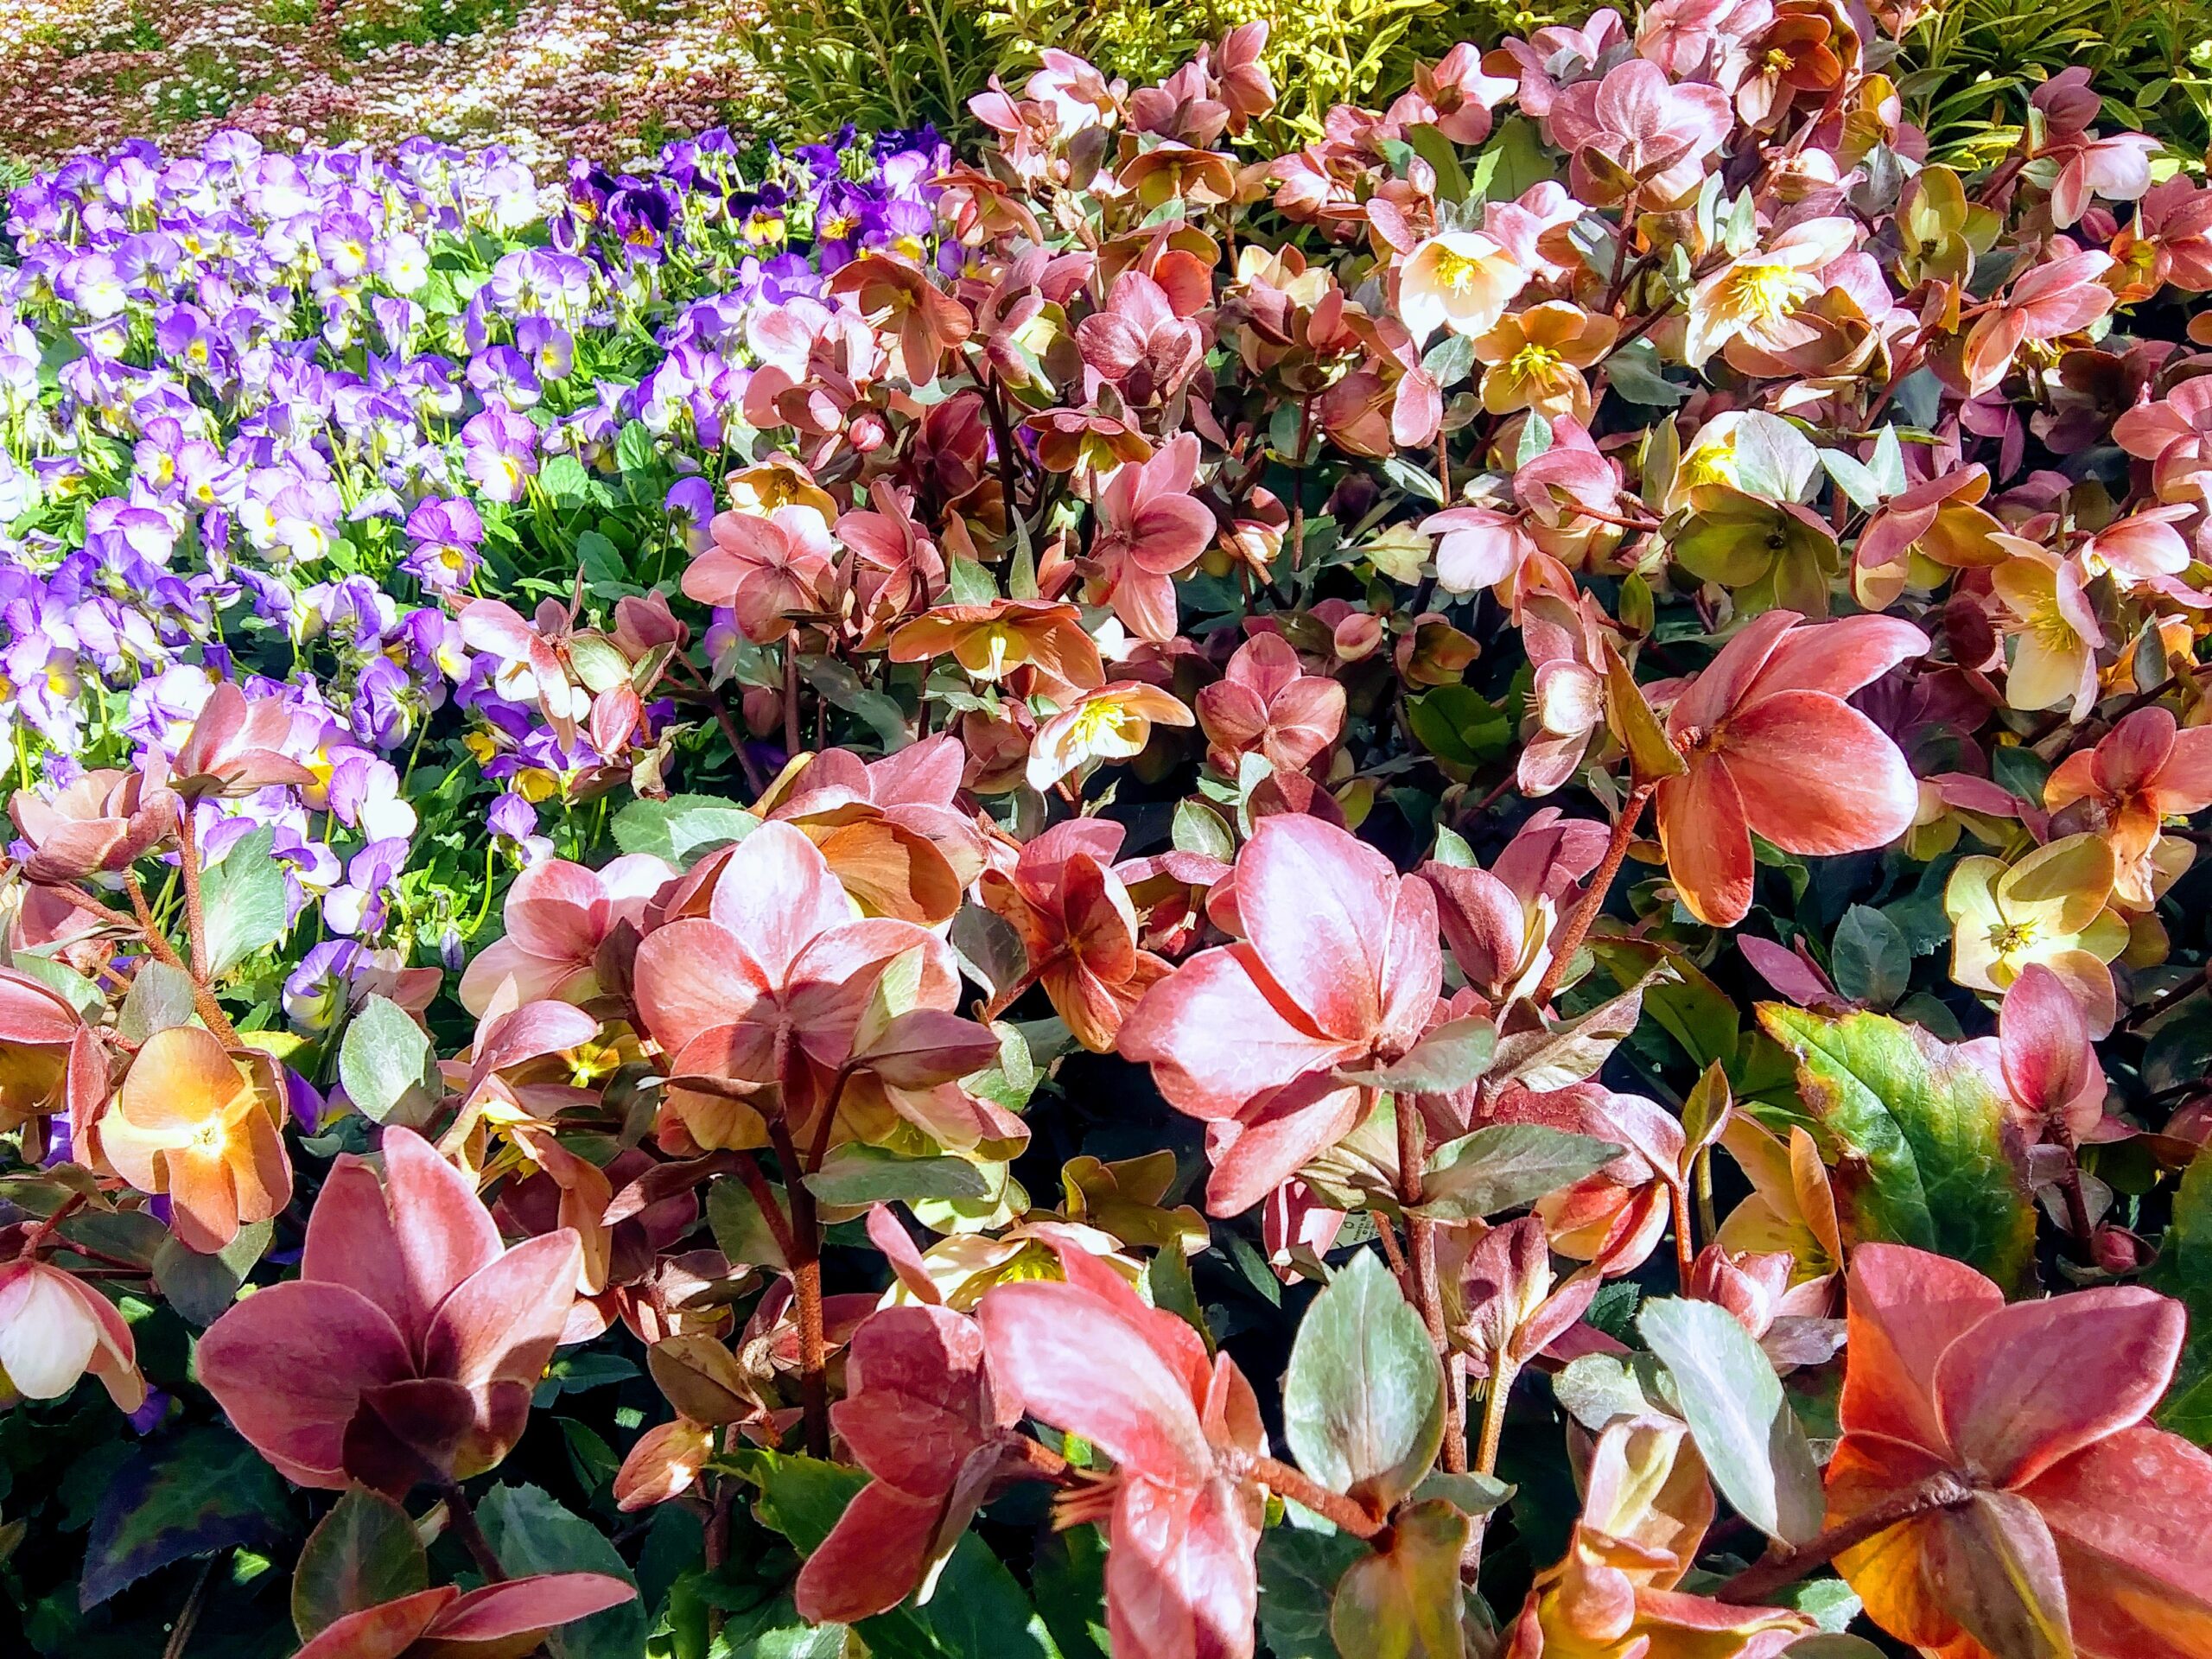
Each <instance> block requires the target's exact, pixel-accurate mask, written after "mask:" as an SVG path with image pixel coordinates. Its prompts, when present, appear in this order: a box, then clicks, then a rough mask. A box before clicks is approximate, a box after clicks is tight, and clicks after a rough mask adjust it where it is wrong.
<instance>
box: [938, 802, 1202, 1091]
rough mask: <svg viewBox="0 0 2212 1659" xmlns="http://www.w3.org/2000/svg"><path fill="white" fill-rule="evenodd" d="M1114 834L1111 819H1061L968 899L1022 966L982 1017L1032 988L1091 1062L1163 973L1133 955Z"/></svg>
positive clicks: (1157, 963)
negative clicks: (1009, 935)
mask: <svg viewBox="0 0 2212 1659" xmlns="http://www.w3.org/2000/svg"><path fill="white" fill-rule="evenodd" d="M1122 834H1123V830H1122V826H1121V825H1120V824H1118V823H1114V822H1113V821H1112V820H1111V819H1108V818H1070V819H1068V820H1067V821H1066V822H1065V823H1056V824H1054V825H1053V826H1052V828H1051V829H1047V830H1046V831H1045V832H1044V833H1043V834H1041V835H1039V836H1033V837H1032V838H1031V839H1030V840H1029V841H1028V842H1027V843H1025V844H1024V846H1023V847H1022V849H1021V854H1020V857H1019V858H1017V859H1016V860H1015V861H1014V868H1013V869H1011V870H998V869H991V870H986V871H984V872H983V876H982V882H981V884H980V885H979V886H978V887H977V889H976V896H977V897H978V898H979V899H981V900H982V904H983V906H984V907H985V908H986V909H988V910H990V911H992V912H995V913H996V914H997V915H1000V916H1002V917H1004V918H1006V920H1007V923H1008V924H1010V925H1012V927H1013V928H1014V932H1015V933H1016V934H1018V935H1019V936H1020V939H1021V944H1022V949H1023V951H1024V953H1025V956H1026V958H1027V965H1026V966H1025V968H1024V969H1023V972H1022V974H1021V976H1020V978H1018V979H1016V980H1015V981H1014V982H1012V983H1011V984H1007V985H1004V986H1001V987H1000V988H999V989H998V992H997V994H996V995H994V996H993V997H992V998H991V1001H990V1004H989V1006H988V1008H987V1009H986V1010H985V1013H986V1015H987V1017H988V1018H991V1019H996V1018H997V1017H998V1016H999V1014H1002V1013H1003V1012H1005V1010H1006V1009H1007V1007H1011V1006H1012V1005H1013V1002H1014V998H1015V997H1017V996H1019V995H1020V994H1021V993H1022V992H1023V991H1024V990H1026V989H1027V988H1028V987H1029V986H1030V985H1031V984H1033V983H1041V984H1042V985H1043V986H1044V988H1045V994H1046V995H1047V996H1049V997H1050V998H1051V999H1052V1007H1054V1008H1055V1009H1057V1010H1058V1013H1059V1015H1060V1018H1061V1019H1063V1020H1065V1021H1067V1026H1068V1029H1069V1031H1071V1033H1074V1036H1075V1039H1076V1040H1077V1042H1079V1043H1081V1044H1082V1045H1083V1046H1084V1047H1085V1048H1088V1049H1090V1050H1091V1051H1092V1052H1096V1053H1100V1054H1103V1053H1105V1052H1108V1051H1109V1050H1110V1049H1111V1048H1112V1047H1113V1046H1114V1039H1115V1034H1116V1033H1117V1032H1119V1031H1120V1029H1121V1027H1122V1020H1124V1019H1126V1018H1127V1017H1128V1012H1129V1010H1130V1009H1131V1008H1133V1007H1135V1006H1136V1004H1137V1001H1138V999H1139V998H1141V996H1143V995H1144V994H1145V992H1146V991H1147V990H1148V989H1150V988H1151V987H1152V986H1153V985H1154V983H1155V982H1157V981H1158V980H1159V979H1160V977H1161V976H1163V975H1164V974H1166V972H1167V963H1166V962H1164V961H1163V960H1161V959H1160V957H1156V956H1154V954H1153V953H1152V952H1151V951H1149V950H1140V949H1138V947H1137V916H1136V909H1135V906H1134V905H1132V904H1131V903H1130V900H1129V893H1128V887H1125V886H1124V885H1123V884H1122V879H1121V877H1120V876H1118V875H1116V874H1115V873H1114V868H1113V864H1114V855H1115V854H1116V853H1117V852H1119V851H1120V850H1121V846H1122Z"/></svg>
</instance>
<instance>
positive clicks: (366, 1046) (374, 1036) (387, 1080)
mask: <svg viewBox="0 0 2212 1659" xmlns="http://www.w3.org/2000/svg"><path fill="white" fill-rule="evenodd" d="M436 1077H437V1057H436V1055H435V1052H433V1051H432V1049H431V1047H430V1039H429V1038H428V1037H426V1036H424V1035H423V1028H422V1027H420V1026H418V1025H416V1023H415V1020H414V1019H413V1017H412V1016H411V1015H410V1014H408V1012H407V1011H406V1010H405V1009H404V1008H403V1007H400V1006H399V1005H398V1004H397V1002H394V1001H391V998H389V997H384V996H374V995H372V996H370V997H368V998H366V999H365V1000H364V1001H363V1002H362V1004H361V1007H360V1011H359V1013H357V1014H354V1016H353V1019H351V1020H348V1021H347V1022H346V1035H345V1036H344V1038H343V1039H340V1042H339V1045H338V1080H339V1082H340V1083H341V1084H344V1085H345V1086H346V1098H348V1099H349V1100H351V1101H352V1102H353V1105H354V1108H355V1109H357V1110H358V1111H359V1113H360V1114H361V1116H364V1117H365V1118H367V1119H368V1120H369V1121H370V1122H372V1123H397V1124H400V1125H403V1126H404V1127H410V1128H411V1127H414V1126H416V1125H418V1124H421V1123H423V1122H428V1121H429V1116H430V1114H431V1112H432V1111H433V1110H435V1108H436V1104H437V1099H438V1092H437V1089H436V1085H435V1079H436Z"/></svg>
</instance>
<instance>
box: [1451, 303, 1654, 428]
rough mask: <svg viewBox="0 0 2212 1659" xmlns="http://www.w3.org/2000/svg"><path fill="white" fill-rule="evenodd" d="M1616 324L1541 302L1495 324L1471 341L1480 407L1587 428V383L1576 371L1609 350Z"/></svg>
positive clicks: (1574, 308)
mask: <svg viewBox="0 0 2212 1659" xmlns="http://www.w3.org/2000/svg"><path fill="white" fill-rule="evenodd" d="M1619 334H1620V324H1619V323H1618V322H1616V321H1614V320H1613V319H1612V318H1611V317H1600V316H1592V315H1591V314H1590V313H1589V312H1587V311H1585V310H1584V309H1583V308H1581V307H1580V306H1579V305H1573V304H1569V303H1568V302H1566V301H1563V300H1546V301H1545V302H1542V303H1541V304H1539V305H1532V306H1530V307H1529V308H1528V309H1527V310H1525V311H1519V312H1516V313H1515V314H1514V315H1511V316H1510V317H1504V318H1502V319H1500V320H1499V321H1498V324H1497V327H1495V328H1492V329H1491V331H1490V332H1489V333H1488V334H1484V335H1483V336H1482V338H1481V339H1479V340H1477V341H1476V342H1475V358H1476V360H1477V361H1478V362H1481V363H1483V364H1485V365H1488V366H1487V367H1486V368H1485V369H1484V373H1483V384H1482V395H1483V407H1484V409H1486V410H1490V412H1491V414H1493V415H1510V414H1512V413H1514V412H1515V411H1516V410H1523V409H1533V410H1535V411H1536V412H1537V413H1538V414H1539V415H1541V416H1544V417H1545V418H1546V419H1547V420H1554V421H1555V420H1558V419H1560V417H1561V416H1567V417H1569V418H1571V419H1573V420H1575V421H1578V422H1580V423H1581V424H1583V425H1584V426H1587V425H1589V424H1590V383H1589V382H1588V381H1587V380H1586V379H1584V378H1582V371H1583V370H1585V369H1586V368H1588V367H1590V366H1591V365H1592V364H1594V363H1596V362H1597V361H1598V359H1600V358H1602V357H1603V356H1605V353H1607V352H1609V351H1611V349H1612V345H1613V341H1614V340H1615V339H1616V338H1617V337H1618V335H1619Z"/></svg>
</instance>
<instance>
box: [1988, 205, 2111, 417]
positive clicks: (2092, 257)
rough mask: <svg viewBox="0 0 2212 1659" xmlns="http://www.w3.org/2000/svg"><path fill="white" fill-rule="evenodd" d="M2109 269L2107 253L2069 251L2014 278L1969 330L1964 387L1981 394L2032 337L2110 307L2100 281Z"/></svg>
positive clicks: (2076, 324) (2080, 324) (2068, 330)
mask: <svg viewBox="0 0 2212 1659" xmlns="http://www.w3.org/2000/svg"><path fill="white" fill-rule="evenodd" d="M2061 245H2062V246H2063V245H2064V244H2063V242H2062V243H2061ZM2111 269H2112V256H2111V255H2110V254H2108V253H2101V252H2090V253H2071V254H2067V255H2065V256H2063V257H2060V258H2057V259H2053V260H2050V262H2049V263H2047V264H2040V265H2037V266H2035V267H2033V268H2032V269H2031V270H2028V271H2026V272H2025V273H2024V274H2023V275H2022V276H2020V277H2018V278H2016V279H2015V280H2014V282H2013V283H2012V289H2011V291H2010V292H2009V293H2007V294H2006V295H2005V298H2004V299H2003V301H2002V302H1999V305H1998V308H1996V309H1995V310H1993V311H1991V312H1988V313H1986V315H1983V317H1982V318H1981V320H1980V321H1979V322H1977V323H1975V324H1974V327H1973V328H1972V329H1970V330H1969V331H1968V332H1967V340H1966V353H1965V357H1964V359H1963V360H1962V367H1963V369H1964V371H1965V373H1966V381H1967V391H1968V392H1969V393H1970V394H1971V395H1972V396H1974V397H1980V396H1981V395H1982V394H1983V393H1984V392H1987V391H1995V390H1996V389H1997V387H1998V385H1999V384H2000V383H2001V382H2002V381H2003V380H2004V378H2005V373H2006V372H2008V371H2009V370H2010V369H2011V368H2012V359H2013V357H2014V356H2015V355H2016V354H2017V353H2018V351H2019V349H2020V347H2021V346H2024V345H2026V344H2027V343H2028V342H2029V341H2030V340H2056V339H2057V338H2058V337H2059V336H2060V335H2062V334H2072V333H2074V332H2075V330H2076V329H2080V328H2086V327H2088V326H2089V325H2090V324H2091V323H2093V322H2094V321H2096V320H2097V319H2098V318H2099V317H2101V316H2103V315H2105V313H2106V312H2107V311H2109V310H2111V309H2112V305H2113V291H2112V290H2111V289H2108V288H2106V287H2104V286H2103V285H2102V278H2103V277H2104V274H2105V273H2106V272H2107V271H2108V270H2111Z"/></svg>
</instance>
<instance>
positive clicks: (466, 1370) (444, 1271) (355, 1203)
mask: <svg viewBox="0 0 2212 1659" xmlns="http://www.w3.org/2000/svg"><path fill="white" fill-rule="evenodd" d="M383 1154H384V1174H383V1177H382V1179H379V1178H378V1174H377V1172H376V1171H375V1169H374V1168H373V1167H372V1166H371V1165H370V1164H369V1162H368V1161H367V1160H364V1159H360V1158H356V1157H352V1156H346V1157H341V1158H340V1160H338V1162H337V1164H336V1165H335V1166H334V1167H333V1168H332V1170H331V1172H330V1177H329V1179H327V1180H326V1181H325V1182H324V1183H323V1187H322V1191H321V1193H320V1194H319V1195H317V1197H316V1198H315V1211H314V1213H313V1215H311V1216H310V1217H308V1230H307V1244H306V1248H305V1249H304V1250H303V1251H302V1255H301V1258H300V1276H299V1277H298V1278H297V1279H296V1280H291V1281H287V1282H285V1283H283V1284H280V1285H272V1286H270V1287H269V1288H267V1289H265V1290H262V1291H257V1292H256V1293H255V1294H253V1295H251V1296H249V1297H247V1298H246V1299H245V1300H244V1301H241V1302H238V1303H237V1304H236V1305H235V1306H232V1308H231V1309H230V1310H229V1312H227V1313H225V1314H224V1315H223V1316H222V1318H220V1319H217V1320H216V1321H215V1323H214V1324H213V1325H211V1326H210V1327H209V1328H208V1331H207V1335H206V1336H204V1337H202V1338H200V1348H199V1365H200V1380H201V1381H202V1382H203V1383H206V1384H207V1390H208V1392H209V1393H211V1394H213V1395H214V1396H215V1399H216V1402H217V1403H218V1404H219V1405H220V1406H221V1407H222V1408H223V1409H224V1411H225V1412H226V1413H227V1414H228V1415H229V1417H230V1420H231V1423H232V1427H235V1428H236V1429H237V1430H238V1433H240V1434H242V1435H244V1436H245V1438H246V1439H247V1440H249V1441H251V1443H252V1445H253V1447H254V1449H255V1450H256V1451H257V1452H260V1453H261V1455H262V1456H263V1457H264V1458H266V1459H268V1460H269V1461H270V1463H272V1464H274V1465H276V1467H277V1471H278V1472H279V1473H280V1474H283V1475H284V1476H286V1477H288V1478H290V1479H292V1480H294V1481H296V1482H297V1483H298V1484H301V1485H302V1486H317V1487H322V1488H325V1489H327V1490H330V1491H338V1490H340V1489H342V1488H343V1487H345V1486H346V1484H347V1483H348V1482H349V1481H359V1482H360V1483H361V1484H363V1485H365V1486H372V1487H374V1488H375V1489H376V1490H378V1491H382V1492H385V1493H387V1494H390V1495H391V1496H394V1497H404V1496H405V1494H406V1493H407V1492H408V1491H410V1489H411V1488H413V1487H414V1486H415V1485H416V1484H417V1483H419V1482H423V1481H429V1482H433V1483H442V1482H446V1481H451V1480H459V1479H464V1478H467V1477H468V1476H470V1475H474V1474H480V1473H481V1472H482V1471H485V1470H486V1469H489V1468H491V1467H492V1466H493V1465H495V1464H497V1463H498V1462H499V1460H500V1459H503V1458H505V1456H506V1454H507V1453H508V1452H509V1451H511V1450H512V1448H513V1446H514V1444H515V1442H516V1441H517V1440H520V1439H521V1438H522V1431H523V1427H524V1424H525V1423H526V1422H527V1421H528V1420H529V1417H530V1396H531V1390H532V1389H535V1388H536V1387H537V1381H538V1378H539V1376H540V1375H541V1374H542V1373H543V1371H544V1370H545V1364H546V1362H547V1361H548V1360H550V1358H552V1357H553V1349H554V1345H555V1344H556V1342H558V1340H559V1339H560V1335H561V1328H562V1325H563V1323H564V1322H565V1321H566V1319H567V1318H568V1315H569V1303H570V1302H571V1301H572V1300H575V1285H576V1277H577V1274H578V1273H579V1271H580V1270H581V1268H582V1246H581V1245H580V1244H579V1243H578V1242H577V1238H576V1235H575V1232H573V1231H572V1230H569V1229H568V1228H565V1227H563V1228H561V1229H559V1230H556V1231H554V1232H550V1233H548V1234H546V1235H544V1236H543V1237H539V1238H533V1239H531V1240H530V1241H528V1242H527V1243H522V1244H518V1245H516V1246H515V1247H514V1248H513V1249H502V1247H501V1244H500V1242H499V1229H498V1228H497V1227H496V1226H494V1225H493V1222H492V1217H491V1213H490V1212H489V1211H486V1209H485V1207H484V1205H482V1204H481V1203H480V1201H479V1200H478V1198H477V1196H476V1191H475V1188H474V1186H473V1185H471V1184H470V1183H469V1181H468V1180H467V1178H466V1177H464V1176H463V1175H461V1173H460V1172H459V1171H458V1170H456V1169H454V1167H453V1166H451V1165H450V1164H448V1163H447V1162H446V1161H445V1160H444V1159H442V1158H441V1157H439V1156H438V1154H436V1153H435V1151H433V1150H432V1149H431V1147H430V1145H429V1142H428V1141H424V1140H423V1138H422V1137H421V1136H420V1135H416V1134H415V1133H414V1132H413V1131H412V1130H410V1129H401V1128H392V1129H387V1130H385V1135H384V1146H383Z"/></svg>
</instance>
